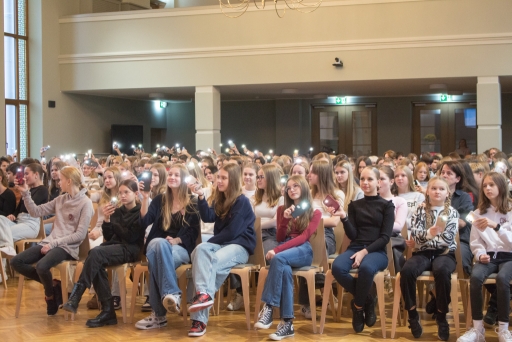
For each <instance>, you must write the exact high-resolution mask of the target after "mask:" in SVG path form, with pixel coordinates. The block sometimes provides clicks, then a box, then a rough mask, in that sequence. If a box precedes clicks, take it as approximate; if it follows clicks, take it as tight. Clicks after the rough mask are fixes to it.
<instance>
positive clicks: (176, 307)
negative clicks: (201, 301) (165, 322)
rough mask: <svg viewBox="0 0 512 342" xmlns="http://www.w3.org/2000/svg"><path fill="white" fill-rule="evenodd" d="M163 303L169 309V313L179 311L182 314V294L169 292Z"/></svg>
mask: <svg viewBox="0 0 512 342" xmlns="http://www.w3.org/2000/svg"><path fill="white" fill-rule="evenodd" d="M162 304H163V306H164V308H166V309H167V312H168V313H177V314H178V315H179V314H180V312H181V310H180V304H181V295H179V294H177V293H175V294H168V295H166V296H165V297H164V299H162Z"/></svg>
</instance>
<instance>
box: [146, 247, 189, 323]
mask: <svg viewBox="0 0 512 342" xmlns="http://www.w3.org/2000/svg"><path fill="white" fill-rule="evenodd" d="M146 257H147V258H148V269H149V276H150V277H151V278H150V281H149V304H151V308H152V309H153V311H154V312H155V314H156V315H157V316H165V314H166V313H167V310H166V308H165V307H164V306H163V305H162V298H164V297H165V296H166V295H168V294H175V293H180V294H181V291H180V288H179V286H178V278H177V277H176V272H175V269H177V268H178V267H180V266H181V265H182V264H185V263H189V262H190V257H189V256H188V252H187V250H186V249H185V248H183V247H181V246H179V245H171V244H170V243H169V242H168V241H167V240H166V239H162V238H155V239H153V240H151V241H150V242H149V244H148V248H147V251H146Z"/></svg>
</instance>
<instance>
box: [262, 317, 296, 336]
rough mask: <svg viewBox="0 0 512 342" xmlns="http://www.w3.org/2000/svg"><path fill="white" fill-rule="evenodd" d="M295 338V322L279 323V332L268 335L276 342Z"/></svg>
mask: <svg viewBox="0 0 512 342" xmlns="http://www.w3.org/2000/svg"><path fill="white" fill-rule="evenodd" d="M293 336H295V330H293V321H288V322H281V323H279V325H278V326H277V331H276V332H275V333H273V334H270V335H268V337H269V338H270V339H271V340H274V341H281V340H282V339H283V338H287V337H293Z"/></svg>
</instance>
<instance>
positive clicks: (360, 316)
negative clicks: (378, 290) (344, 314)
mask: <svg viewBox="0 0 512 342" xmlns="http://www.w3.org/2000/svg"><path fill="white" fill-rule="evenodd" d="M350 307H351V308H352V328H353V329H354V331H355V332H356V333H360V332H361V331H363V329H364V311H363V308H360V309H357V308H356V306H355V304H354V300H353V299H352V301H351V302H350Z"/></svg>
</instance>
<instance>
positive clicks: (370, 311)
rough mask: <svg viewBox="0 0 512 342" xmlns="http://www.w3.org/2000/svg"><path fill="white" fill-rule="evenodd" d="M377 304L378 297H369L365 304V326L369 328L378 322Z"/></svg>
mask: <svg viewBox="0 0 512 342" xmlns="http://www.w3.org/2000/svg"><path fill="white" fill-rule="evenodd" d="M375 304H377V297H374V296H372V295H368V298H366V303H364V324H366V326H367V327H373V326H374V325H375V322H376V321H377V315H376V314H375Z"/></svg>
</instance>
